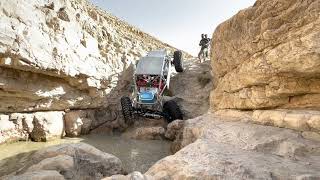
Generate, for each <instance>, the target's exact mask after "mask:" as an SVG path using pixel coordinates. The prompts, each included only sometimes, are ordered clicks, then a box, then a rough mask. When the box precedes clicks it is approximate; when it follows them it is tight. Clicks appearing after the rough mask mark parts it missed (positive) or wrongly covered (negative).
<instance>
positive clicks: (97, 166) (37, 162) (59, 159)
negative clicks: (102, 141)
mask: <svg viewBox="0 0 320 180" xmlns="http://www.w3.org/2000/svg"><path fill="white" fill-rule="evenodd" d="M41 172H50V173H49V174H48V176H49V175H50V176H51V175H52V176H56V174H57V173H58V174H59V175H60V176H57V177H62V178H65V179H97V180H98V179H99V180H100V179H102V178H104V177H109V176H112V175H115V174H122V173H123V167H122V163H121V161H120V160H119V159H118V158H117V157H115V156H113V155H111V154H107V153H104V152H102V151H100V150H98V149H96V148H94V147H93V146H91V145H88V144H85V143H78V144H63V145H57V146H52V147H49V148H46V149H43V150H39V151H37V152H35V153H34V154H32V155H31V156H30V157H28V162H27V163H26V164H25V166H24V167H23V168H20V169H19V170H18V171H16V172H15V173H11V174H10V175H8V176H7V177H8V179H23V178H25V177H26V178H27V177H28V178H29V177H30V178H31V179H32V178H37V177H36V176H37V174H39V173H41ZM56 172H57V173H56ZM44 175H46V173H44ZM32 176H34V177H32ZM40 177H42V176H40ZM30 178H29V179H30ZM47 179H50V178H49V177H48V178H47ZM51 179H54V178H51Z"/></svg>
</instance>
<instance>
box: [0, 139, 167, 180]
mask: <svg viewBox="0 0 320 180" xmlns="http://www.w3.org/2000/svg"><path fill="white" fill-rule="evenodd" d="M77 142H84V143H87V144H90V145H92V146H94V147H96V148H98V149H100V150H101V151H104V152H107V153H110V154H113V155H115V156H117V157H118V158H119V159H121V161H122V163H123V166H124V168H125V170H126V171H127V172H132V171H140V172H145V171H147V170H148V169H149V168H150V167H151V166H152V165H153V164H154V163H156V162H157V161H158V160H159V159H162V158H163V157H165V156H168V155H170V147H169V146H170V143H169V142H167V141H155V140H132V139H125V138H123V137H121V136H110V135H103V134H91V135H87V136H83V137H81V138H65V139H61V140H56V141H50V142H46V143H43V142H17V143H12V144H5V145H0V176H1V175H4V174H8V173H10V172H12V171H13V170H17V169H19V168H20V167H22V166H23V165H24V164H25V163H26V162H27V161H28V158H29V157H30V155H31V154H32V153H33V152H34V151H36V150H39V149H43V148H46V147H49V146H53V145H57V144H64V143H77ZM1 160H2V161H1Z"/></svg>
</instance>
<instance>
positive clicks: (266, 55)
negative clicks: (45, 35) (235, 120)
mask: <svg viewBox="0 0 320 180" xmlns="http://www.w3.org/2000/svg"><path fill="white" fill-rule="evenodd" d="M211 59H212V66H213V73H214V75H215V87H214V91H213V93H212V98H211V104H212V108H213V109H214V110H218V109H240V110H254V109H273V108H285V109H292V108H295V109H301V108H303V109H305V108H310V109H315V110H319V109H320V1H318V0H316V1H299V0H270V1H266V0H258V1H257V2H256V3H255V4H254V6H253V7H250V8H248V9H245V10H242V11H240V12H239V13H238V14H237V15H235V16H234V17H233V18H231V19H230V20H228V21H226V22H224V23H223V24H221V25H220V26H219V27H218V28H217V29H216V31H215V32H214V35H213V43H212V54H211Z"/></svg>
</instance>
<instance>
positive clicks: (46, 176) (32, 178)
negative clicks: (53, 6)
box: [3, 170, 65, 180]
mask: <svg viewBox="0 0 320 180" xmlns="http://www.w3.org/2000/svg"><path fill="white" fill-rule="evenodd" d="M51 179H52V180H65V178H64V177H63V176H62V175H61V174H59V172H58V171H48V170H40V171H33V172H27V173H24V174H22V175H18V176H8V177H3V180H51Z"/></svg>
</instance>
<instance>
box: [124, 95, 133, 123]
mask: <svg viewBox="0 0 320 180" xmlns="http://www.w3.org/2000/svg"><path fill="white" fill-rule="evenodd" d="M121 108H122V114H123V118H124V121H125V123H126V124H128V125H131V124H132V123H133V106H132V101H131V99H130V98H129V97H126V96H124V97H122V98H121Z"/></svg>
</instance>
